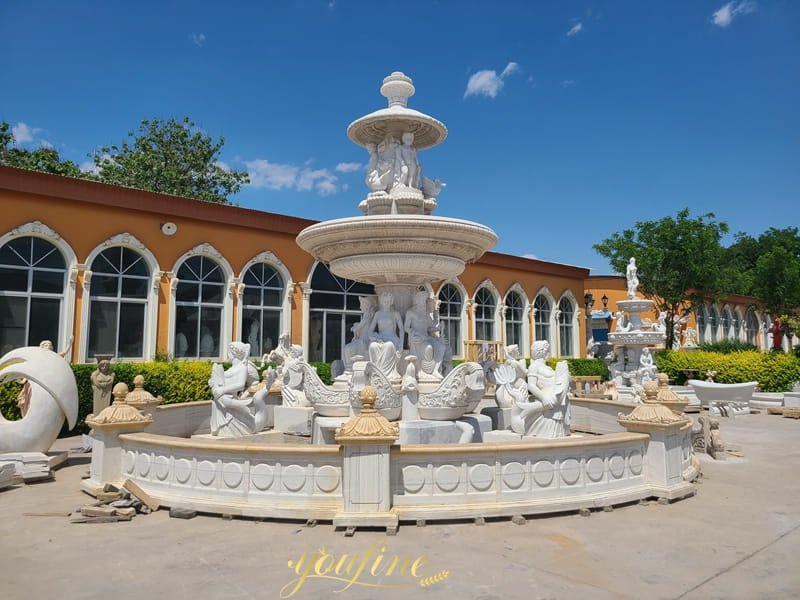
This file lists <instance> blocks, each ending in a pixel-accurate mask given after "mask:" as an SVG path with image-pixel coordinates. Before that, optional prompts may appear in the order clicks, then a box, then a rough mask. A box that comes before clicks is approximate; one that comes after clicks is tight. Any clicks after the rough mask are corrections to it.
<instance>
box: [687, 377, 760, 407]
mask: <svg viewBox="0 0 800 600" xmlns="http://www.w3.org/2000/svg"><path fill="white" fill-rule="evenodd" d="M687 383H688V384H689V385H691V386H692V389H693V390H694V393H695V394H696V395H697V397H698V398H699V399H700V402H702V403H706V402H749V401H750V400H751V399H752V398H753V392H755V391H756V386H757V385H758V382H757V381H748V382H746V383H714V382H711V381H700V380H699V379H690V380H689V381H688V382H687Z"/></svg>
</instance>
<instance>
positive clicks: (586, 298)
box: [583, 292, 594, 346]
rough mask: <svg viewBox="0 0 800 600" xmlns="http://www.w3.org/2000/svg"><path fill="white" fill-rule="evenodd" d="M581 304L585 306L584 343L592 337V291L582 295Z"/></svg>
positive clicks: (587, 342)
mask: <svg viewBox="0 0 800 600" xmlns="http://www.w3.org/2000/svg"><path fill="white" fill-rule="evenodd" d="M583 306H584V307H585V308H586V344H587V346H588V345H589V341H590V340H591V339H592V307H593V306H594V296H592V292H586V293H585V294H584V295H583Z"/></svg>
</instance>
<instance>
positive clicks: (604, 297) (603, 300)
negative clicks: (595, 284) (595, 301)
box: [600, 294, 608, 309]
mask: <svg viewBox="0 0 800 600" xmlns="http://www.w3.org/2000/svg"><path fill="white" fill-rule="evenodd" d="M600 300H602V302H603V308H604V309H605V308H608V296H606V295H605V294H603V297H602V298H600Z"/></svg>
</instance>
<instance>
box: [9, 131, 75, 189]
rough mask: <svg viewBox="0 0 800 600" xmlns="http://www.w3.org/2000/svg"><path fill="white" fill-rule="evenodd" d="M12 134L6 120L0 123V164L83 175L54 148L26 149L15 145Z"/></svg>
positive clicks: (72, 175) (70, 174) (55, 172)
mask: <svg viewBox="0 0 800 600" xmlns="http://www.w3.org/2000/svg"><path fill="white" fill-rule="evenodd" d="M15 142H16V140H15V139H14V134H13V133H12V132H11V131H10V127H9V124H8V123H7V122H6V121H3V122H2V123H0V165H6V166H8V167H17V168H19V169H30V170H32V171H43V172H45V173H54V174H55V175H66V176H67V177H84V176H85V175H86V174H85V173H84V172H83V171H81V170H80V167H78V165H76V164H75V163H74V162H72V161H71V160H64V159H62V158H61V156H59V154H58V151H57V150H56V149H55V148H47V147H44V146H42V147H40V148H37V149H36V150H26V149H25V148H19V147H15V146H14V143H15Z"/></svg>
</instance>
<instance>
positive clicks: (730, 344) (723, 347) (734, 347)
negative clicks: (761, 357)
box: [697, 340, 758, 354]
mask: <svg viewBox="0 0 800 600" xmlns="http://www.w3.org/2000/svg"><path fill="white" fill-rule="evenodd" d="M697 348H698V350H703V351H704V352H720V353H722V354H730V353H731V352H751V351H757V350H758V348H757V347H756V346H755V345H754V344H749V343H747V342H740V341H738V340H722V341H720V342H713V343H709V344H700V345H699V346H698V347H697Z"/></svg>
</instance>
